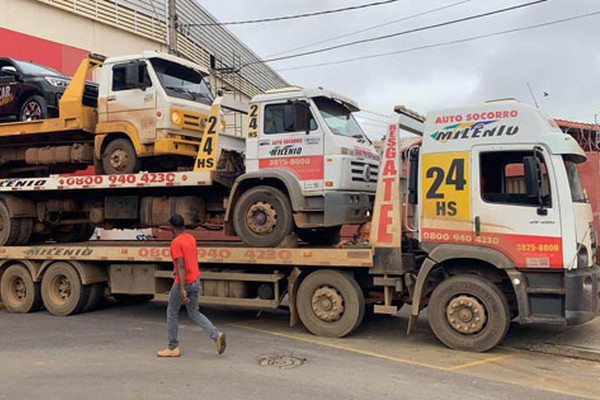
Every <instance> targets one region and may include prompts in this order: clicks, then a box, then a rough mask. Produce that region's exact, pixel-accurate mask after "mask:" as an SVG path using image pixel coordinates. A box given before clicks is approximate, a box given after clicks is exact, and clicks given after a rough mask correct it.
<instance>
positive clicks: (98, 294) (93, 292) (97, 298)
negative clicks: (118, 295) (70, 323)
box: [81, 283, 106, 312]
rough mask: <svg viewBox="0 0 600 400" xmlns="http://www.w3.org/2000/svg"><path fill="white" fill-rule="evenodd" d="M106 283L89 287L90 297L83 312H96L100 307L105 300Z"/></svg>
mask: <svg viewBox="0 0 600 400" xmlns="http://www.w3.org/2000/svg"><path fill="white" fill-rule="evenodd" d="M105 287H106V284H105V283H93V284H91V285H89V292H90V293H89V296H88V301H87V303H86V304H85V305H84V306H83V309H82V310H81V312H88V311H94V310H96V309H98V308H99V307H100V305H101V304H102V300H104V288H105Z"/></svg>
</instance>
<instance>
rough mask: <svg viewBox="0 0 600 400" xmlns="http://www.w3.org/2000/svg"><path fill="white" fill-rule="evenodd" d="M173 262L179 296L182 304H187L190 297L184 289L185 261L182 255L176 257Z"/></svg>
mask: <svg viewBox="0 0 600 400" xmlns="http://www.w3.org/2000/svg"><path fill="white" fill-rule="evenodd" d="M175 264H176V265H177V278H179V297H181V300H182V301H183V304H188V303H189V302H190V299H189V298H188V297H187V292H186V291H185V263H184V261H183V257H181V258H177V259H176V260H175Z"/></svg>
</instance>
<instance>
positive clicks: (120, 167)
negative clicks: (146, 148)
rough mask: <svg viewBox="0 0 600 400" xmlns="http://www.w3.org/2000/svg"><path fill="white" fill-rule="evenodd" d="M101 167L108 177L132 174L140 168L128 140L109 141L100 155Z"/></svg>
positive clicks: (133, 149) (138, 160)
mask: <svg viewBox="0 0 600 400" xmlns="http://www.w3.org/2000/svg"><path fill="white" fill-rule="evenodd" d="M102 167H103V168H104V172H105V173H107V174H108V175H122V174H134V173H136V172H139V171H140V169H141V168H142V162H141V160H140V159H139V158H138V156H137V154H136V152H135V148H134V147H133V144H132V143H131V141H130V140H129V139H123V138H121V139H115V140H113V141H111V142H110V143H109V144H108V145H107V146H106V148H105V149H104V152H103V153H102Z"/></svg>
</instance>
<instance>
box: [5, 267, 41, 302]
mask: <svg viewBox="0 0 600 400" xmlns="http://www.w3.org/2000/svg"><path fill="white" fill-rule="evenodd" d="M0 296H1V297H2V302H3V303H4V306H5V307H6V309H7V310H8V311H9V312H11V313H19V314H26V313H28V312H32V311H37V310H39V309H40V307H41V306H42V296H41V295H40V284H39V283H36V282H34V281H33V279H32V278H31V274H30V273H29V270H28V269H27V268H26V267H25V266H24V265H21V264H14V265H11V266H10V267H8V268H7V269H6V271H4V274H3V275H2V280H1V281H0Z"/></svg>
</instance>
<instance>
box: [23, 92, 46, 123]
mask: <svg viewBox="0 0 600 400" xmlns="http://www.w3.org/2000/svg"><path fill="white" fill-rule="evenodd" d="M46 118H48V104H47V103H46V99H44V98H43V97H42V96H37V95H36V96H30V97H28V98H27V99H26V100H25V101H24V102H23V105H22V106H21V110H20V111H19V121H35V120H39V119H46Z"/></svg>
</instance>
